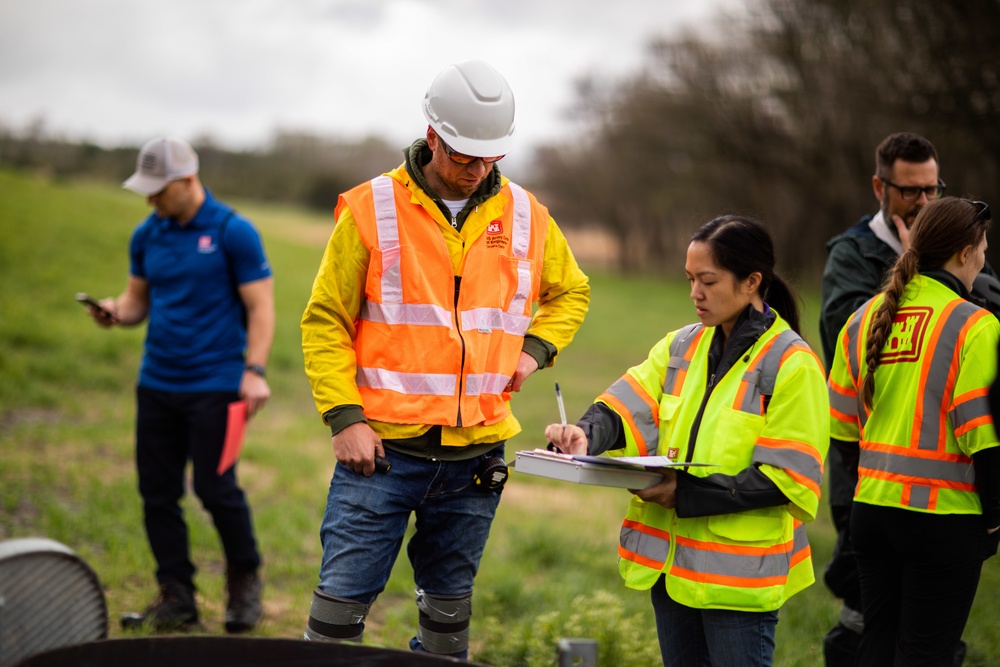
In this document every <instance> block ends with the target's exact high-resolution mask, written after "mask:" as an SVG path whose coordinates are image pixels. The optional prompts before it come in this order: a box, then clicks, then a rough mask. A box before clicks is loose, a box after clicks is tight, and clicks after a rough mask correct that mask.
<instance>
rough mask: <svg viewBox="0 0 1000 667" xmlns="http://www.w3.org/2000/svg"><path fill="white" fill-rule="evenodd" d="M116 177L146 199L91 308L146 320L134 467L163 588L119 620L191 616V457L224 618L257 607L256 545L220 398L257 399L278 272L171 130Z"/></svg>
mask: <svg viewBox="0 0 1000 667" xmlns="http://www.w3.org/2000/svg"><path fill="white" fill-rule="evenodd" d="M123 187H125V188H128V189H129V190H132V191H134V192H137V193H139V194H142V195H145V196H146V197H147V198H148V201H149V203H150V205H151V206H152V207H153V209H154V210H153V212H152V213H151V214H150V216H149V217H148V218H146V219H145V220H144V221H143V222H142V223H141V224H140V225H139V226H138V227H137V228H136V229H135V231H134V232H133V234H132V239H131V242H130V247H129V253H130V256H131V261H130V268H129V276H128V282H127V284H126V286H125V291H124V292H122V294H121V295H119V296H118V297H117V298H107V299H104V300H102V301H101V302H100V303H101V305H102V306H103V307H104V308H105V309H106V311H107V312H102V311H100V310H99V309H96V308H91V309H90V312H91V315H92V317H93V318H94V319H95V320H96V321H97V323H98V324H100V325H102V326H106V327H110V326H113V325H121V326H132V325H137V324H140V323H141V322H143V321H144V320H148V327H147V331H146V343H145V354H144V356H143V360H142V368H141V370H140V372H139V383H138V387H137V389H136V397H137V416H136V467H137V469H138V476H139V492H140V493H141V495H142V499H143V509H144V513H145V524H146V534H147V536H148V538H149V543H150V547H151V548H152V552H153V556H154V558H155V559H156V564H157V570H156V578H157V581H158V583H159V586H160V593H159V595H158V596H157V597H156V598H155V599H154V600H153V602H152V603H151V604H150V605H149V606H148V607H147V608H146V610H145V611H144V612H142V613H133V614H126V615H125V616H123V617H122V627H124V628H126V629H128V628H135V627H140V626H146V627H149V628H151V629H154V630H173V629H182V628H189V627H192V626H196V625H197V624H198V609H197V606H196V604H195V598H194V591H195V588H194V573H195V567H194V565H193V564H192V562H191V559H190V554H189V548H188V535H187V526H186V524H185V522H184V517H183V512H182V510H181V506H180V499H181V497H182V496H183V495H184V471H185V468H186V466H187V461H188V460H189V459H190V460H191V461H192V467H193V478H194V491H195V494H196V495H197V496H198V498H199V499H200V500H201V502H202V505H203V506H204V507H205V509H206V510H207V511H208V512H209V513H210V514H211V515H212V519H213V521H214V523H215V527H216V529H217V530H218V533H219V537H220V539H221V541H222V546H223V550H224V552H225V557H226V565H227V569H226V577H227V579H226V588H227V593H228V597H229V599H228V602H227V605H226V623H225V626H226V630H227V631H228V632H241V631H244V630H248V629H250V628H252V627H253V626H254V625H256V623H257V622H258V621H259V620H260V618H261V616H262V608H261V602H260V596H261V580H260V576H259V574H258V569H259V567H260V563H261V558H260V553H259V552H258V550H257V543H256V538H255V537H254V530H253V523H252V520H251V516H250V508H249V506H248V504H247V501H246V497H245V496H244V494H243V491H242V490H241V489H240V487H239V485H238V483H237V480H236V468H235V466H232V467H230V468H229V469H228V470H226V471H225V472H223V473H222V474H221V475H220V474H218V473H217V467H218V464H219V458H220V455H221V453H222V449H223V444H224V441H225V435H226V425H227V420H228V414H229V404H230V403H232V402H234V401H237V400H239V399H243V400H245V401H246V404H247V415H248V417H249V416H252V415H253V414H254V413H255V412H257V410H259V409H260V408H261V407H263V405H264V404H265V402H266V401H267V399H268V397H269V396H270V388H269V387H268V384H267V381H266V380H265V375H266V370H265V369H266V365H267V358H268V355H269V354H270V350H271V342H272V340H273V338H274V285H273V279H272V277H271V268H270V265H269V264H268V261H267V257H266V256H265V254H264V248H263V246H262V244H261V239H260V236H259V235H258V233H257V231H256V229H254V227H253V226H252V225H251V223H250V222H249V221H248V220H246V219H245V218H243V217H241V216H240V215H238V214H237V213H235V212H234V211H233V210H232V209H231V208H229V207H228V206H226V205H225V204H223V203H221V202H219V201H218V200H216V199H215V198H214V197H212V194H211V192H209V191H208V190H207V189H206V188H205V187H204V186H203V185H202V184H201V181H200V180H199V178H198V156H197V155H196V154H195V152H194V150H192V149H191V147H190V146H189V145H188V144H186V143H185V142H183V141H181V140H179V139H172V138H160V139H154V140H152V141H150V142H148V143H147V144H146V145H145V146H143V148H142V150H141V151H140V153H139V157H138V160H137V162H136V171H135V173H134V174H133V175H132V176H131V177H130V178H129V179H128V180H127V181H125V183H124V184H123Z"/></svg>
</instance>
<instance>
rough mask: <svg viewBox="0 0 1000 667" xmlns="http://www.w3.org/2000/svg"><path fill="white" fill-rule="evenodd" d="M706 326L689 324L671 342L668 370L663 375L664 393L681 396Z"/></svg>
mask: <svg viewBox="0 0 1000 667" xmlns="http://www.w3.org/2000/svg"><path fill="white" fill-rule="evenodd" d="M705 331H707V329H705V327H703V326H701V325H700V324H689V325H687V326H686V327H684V328H682V329H680V330H679V331H678V332H677V335H676V336H674V339H673V340H672V341H671V342H670V359H669V360H668V361H667V372H666V374H665V375H664V377H663V393H664V394H671V395H673V396H680V395H681V389H683V388H684V380H685V379H687V371H688V368H690V367H691V357H692V356H694V351H695V350H696V349H698V342H699V341H700V340H701V337H702V336H704V335H705Z"/></svg>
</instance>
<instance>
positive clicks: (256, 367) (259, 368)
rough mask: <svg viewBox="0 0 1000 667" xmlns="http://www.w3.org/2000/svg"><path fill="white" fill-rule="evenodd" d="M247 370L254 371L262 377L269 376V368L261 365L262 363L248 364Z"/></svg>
mask: <svg viewBox="0 0 1000 667" xmlns="http://www.w3.org/2000/svg"><path fill="white" fill-rule="evenodd" d="M247 370H248V371H250V372H251V373H253V374H254V375H259V376H261V377H262V378H266V377H267V369H266V368H264V367H263V366H261V365H260V364H247Z"/></svg>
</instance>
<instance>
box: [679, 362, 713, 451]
mask: <svg viewBox="0 0 1000 667" xmlns="http://www.w3.org/2000/svg"><path fill="white" fill-rule="evenodd" d="M714 387H715V373H712V374H711V375H710V376H709V377H708V386H706V387H705V395H704V396H703V397H702V399H701V406H699V408H698V414H696V415H695V416H694V423H692V424H691V435H690V436H689V438H688V448H687V456H686V457H684V460H685V461H686V462H687V463H691V461H693V460H694V443H695V441H696V440H698V431H700V430H701V419H702V417H704V416H705V406H706V405H708V399H709V398H710V397H711V396H712V389H713V388H714Z"/></svg>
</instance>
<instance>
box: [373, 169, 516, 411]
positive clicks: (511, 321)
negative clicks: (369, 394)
mask: <svg viewBox="0 0 1000 667" xmlns="http://www.w3.org/2000/svg"><path fill="white" fill-rule="evenodd" d="M507 185H508V187H509V188H510V191H511V194H512V196H513V201H514V203H513V229H512V230H511V253H512V254H513V255H514V257H516V258H517V259H518V260H519V261H518V267H517V288H516V291H515V294H514V298H513V299H512V301H511V304H510V306H509V307H508V309H507V310H506V311H503V310H500V309H497V308H473V309H470V310H466V311H462V312H461V313H459V321H460V322H461V323H462V330H463V331H469V330H478V331H492V330H499V331H503V332H505V333H508V334H511V335H515V336H524V334H525V332H526V331H527V330H528V327H529V326H530V324H531V316H530V315H525V314H524V313H525V308H526V306H527V304H528V302H529V300H530V299H531V290H532V282H531V263H530V261H528V260H527V257H528V251H529V246H530V242H531V202H530V200H529V199H528V195H527V193H526V192H525V191H524V189H523V188H521V187H520V186H519V185H517V184H515V183H512V182H508V184H507ZM371 187H372V195H373V205H374V208H375V230H376V234H377V237H378V248H379V249H380V250H382V271H381V273H382V278H381V284H380V287H381V292H382V301H381V303H378V302H374V301H366V302H365V303H364V306H363V307H362V310H361V314H360V318H361V319H363V320H367V321H370V322H378V323H382V324H389V325H416V326H437V327H446V328H449V329H451V328H452V327H453V322H452V315H451V313H450V312H449V311H448V310H447V309H445V308H442V307H441V306H438V305H436V304H423V303H403V287H402V285H403V279H402V275H401V266H400V262H399V220H398V218H397V213H396V200H395V194H394V189H393V179H392V178H391V177H389V176H385V175H383V176H377V177H375V178H373V179H372V180H371ZM458 380H459V378H458V376H455V375H441V374H420V373H402V372H398V371H391V370H387V369H384V368H364V367H361V366H359V367H358V371H357V381H358V386H359V387H369V388H372V389H387V390H390V391H395V392H399V393H403V394H423V395H432V396H449V395H454V394H455V390H456V387H457V386H458ZM509 380H510V378H509V377H508V376H504V375H501V374H498V373H483V374H471V375H469V376H468V378H467V381H466V385H465V394H466V395H467V396H479V395H480V394H500V393H502V392H503V391H504V389H505V388H506V386H507V383H508V381H509Z"/></svg>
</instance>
